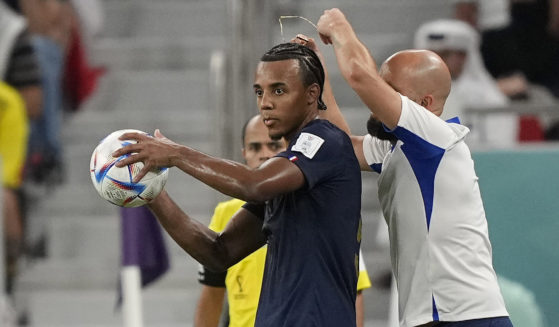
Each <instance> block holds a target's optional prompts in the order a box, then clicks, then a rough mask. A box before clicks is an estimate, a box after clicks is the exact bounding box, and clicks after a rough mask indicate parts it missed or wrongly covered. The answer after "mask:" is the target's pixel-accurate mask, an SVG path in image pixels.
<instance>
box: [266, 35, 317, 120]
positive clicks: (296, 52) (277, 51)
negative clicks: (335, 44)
mask: <svg viewBox="0 0 559 327" xmlns="http://www.w3.org/2000/svg"><path fill="white" fill-rule="evenodd" d="M288 59H297V61H299V67H300V68H301V74H302V76H301V78H302V80H303V84H304V86H305V87H307V86H309V85H311V84H313V83H316V84H318V86H320V94H319V96H318V101H317V102H318V109H320V110H326V104H325V103H324V102H323V101H322V90H323V89H324V68H323V67H322V63H321V62H320V59H319V58H318V56H317V55H316V53H315V52H314V51H313V50H311V49H309V48H307V47H306V46H304V45H301V44H298V43H291V42H288V43H281V44H278V45H276V46H275V47H273V48H271V49H270V50H268V51H267V52H266V53H264V55H263V56H262V58H260V61H280V60H288Z"/></svg>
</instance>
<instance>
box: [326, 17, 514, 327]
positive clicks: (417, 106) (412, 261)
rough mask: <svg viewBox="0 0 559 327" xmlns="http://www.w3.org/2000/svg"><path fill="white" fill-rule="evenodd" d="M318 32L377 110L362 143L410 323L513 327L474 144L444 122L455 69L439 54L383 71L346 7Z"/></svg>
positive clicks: (403, 57) (420, 54)
mask: <svg viewBox="0 0 559 327" xmlns="http://www.w3.org/2000/svg"><path fill="white" fill-rule="evenodd" d="M317 26H318V32H319V35H320V38H321V39H322V41H323V42H324V43H326V44H332V45H333V48H334V52H335V54H336V59H337V62H338V66H339V68H340V71H341V73H342V75H343V76H344V78H345V79H346V81H347V82H348V84H349V85H350V86H351V88H352V89H353V90H354V91H355V92H356V93H357V94H358V95H359V97H360V98H361V100H362V101H363V102H364V103H365V105H367V107H368V108H369V109H370V111H371V113H372V115H371V119H370V120H369V122H368V131H369V135H367V136H364V137H353V138H352V140H353V141H354V145H355V152H356V154H357V157H358V158H359V161H360V164H361V166H362V168H363V169H367V170H373V171H376V172H378V173H379V174H380V176H379V179H378V195H379V200H380V204H381V207H382V210H383V214H384V217H385V219H386V222H387V224H388V228H389V235H390V249H391V260H392V268H393V272H394V275H395V277H396V281H397V285H398V293H399V294H398V295H399V296H398V298H399V315H400V325H401V326H434V325H437V326H454V327H458V326H460V327H462V326H512V324H511V322H510V320H509V318H508V313H507V310H506V309H505V305H504V302H503V298H502V296H501V292H500V290H499V286H498V284H497V278H496V275H495V271H494V269H493V265H492V257H491V244H490V242H489V237H488V229H487V221H486V218H485V212H484V209H483V203H482V200H481V195H480V191H479V185H478V183H477V176H476V174H475V171H474V163H473V161H472V158H471V154H470V150H469V149H468V147H467V145H466V144H465V143H464V137H465V136H466V135H467V134H468V132H469V130H468V128H466V127H464V126H462V125H460V124H459V123H458V122H457V121H456V120H453V121H450V122H445V121H443V120H442V119H440V118H439V117H438V116H440V115H441V113H442V111H443V106H444V103H445V100H446V97H447V96H448V94H449V92H450V81H451V78H450V73H449V71H448V69H447V67H446V65H445V64H444V62H443V61H442V59H441V58H440V57H439V56H437V55H436V54H435V53H433V52H431V51H427V50H415V51H412V50H408V51H402V52H398V53H396V54H394V55H393V56H391V57H389V58H388V59H387V60H386V61H385V62H384V63H383V64H382V66H381V67H380V69H379V71H377V66H376V63H375V60H374V59H373V57H372V56H371V55H370V53H369V51H368V50H367V48H366V47H365V46H364V45H363V44H362V43H361V41H360V40H359V39H358V38H357V36H356V34H355V32H354V30H353V28H352V26H351V24H350V23H349V22H348V21H347V19H346V17H345V16H344V14H343V13H342V12H341V11H340V10H339V9H331V10H326V11H325V12H324V14H323V15H322V16H321V17H320V19H319V21H318V24H317ZM472 96H475V95H472ZM337 115H338V117H337V118H336V119H338V120H343V117H341V113H339V112H338V113H337ZM336 119H334V120H333V121H335V120H336Z"/></svg>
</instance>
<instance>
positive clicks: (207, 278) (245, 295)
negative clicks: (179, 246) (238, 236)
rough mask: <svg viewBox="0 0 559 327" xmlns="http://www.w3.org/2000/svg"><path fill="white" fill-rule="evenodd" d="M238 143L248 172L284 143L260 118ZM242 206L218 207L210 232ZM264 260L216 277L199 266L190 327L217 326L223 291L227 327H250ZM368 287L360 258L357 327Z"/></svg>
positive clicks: (259, 256) (260, 254) (257, 256)
mask: <svg viewBox="0 0 559 327" xmlns="http://www.w3.org/2000/svg"><path fill="white" fill-rule="evenodd" d="M241 140H242V142H243V144H242V153H243V158H244V159H245V162H246V164H247V165H248V166H249V167H250V168H257V167H258V166H260V165H261V164H263V163H264V162H265V161H266V160H268V159H270V158H272V157H273V156H274V155H276V154H277V153H279V152H281V151H284V150H285V143H284V142H283V141H282V140H272V139H271V138H270V137H269V136H268V129H267V128H266V126H265V125H264V123H263V122H262V118H261V117H260V115H256V116H254V117H252V118H251V119H249V120H248V121H247V122H246V123H245V125H244V126H243V133H242V138H241ZM244 203H245V202H244V201H241V200H238V199H231V200H229V201H225V202H221V203H219V204H218V205H217V207H216V208H215V212H214V215H213V217H212V220H211V222H210V226H209V227H210V229H211V230H213V231H216V232H221V231H223V230H224V229H225V226H227V223H228V222H229V221H230V219H231V217H232V216H233V215H234V214H235V213H236V212H237V211H238V210H239V209H241V207H242V205H243V204H244ZM265 258H266V246H263V247H261V248H260V249H258V250H256V251H254V252H253V253H252V254H250V255H249V256H247V257H246V258H244V259H243V260H241V261H240V262H239V263H237V264H235V265H234V266H232V267H230V268H229V269H227V271H226V272H218V273H216V272H213V271H211V270H209V269H207V268H206V267H204V266H202V265H200V271H199V274H198V275H199V278H198V280H199V282H200V283H201V284H202V285H203V286H202V291H201V293H200V299H199V301H198V306H197V308H196V315H195V317H194V325H195V326H196V327H217V326H218V323H219V318H220V315H221V311H222V308H223V299H224V297H225V293H226V292H225V291H226V290H227V300H228V304H229V325H228V326H230V327H234V326H235V327H241V326H244V327H249V326H254V320H255V318H256V309H257V306H258V298H259V296H260V287H261V285H262V276H263V274H264V262H265ZM369 287H371V282H370V280H369V275H368V274H367V270H366V269H365V264H364V262H363V259H362V256H361V255H360V256H359V278H358V280H357V299H356V304H355V310H356V312H357V326H358V327H362V326H363V299H362V297H363V294H362V293H361V291H362V290H363V289H366V288H369Z"/></svg>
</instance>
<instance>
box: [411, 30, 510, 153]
mask: <svg viewBox="0 0 559 327" xmlns="http://www.w3.org/2000/svg"><path fill="white" fill-rule="evenodd" d="M479 42H480V40H479V34H478V32H477V31H476V30H475V29H473V28H472V27H471V26H470V25H468V24H467V23H465V22H463V21H460V20H455V19H439V20H434V21H430V22H427V23H424V24H423V25H421V26H420V27H419V29H418V30H417V32H416V33H415V38H414V46H415V48H418V49H428V50H431V51H434V52H436V53H437V54H438V55H439V56H441V58H442V59H443V60H444V61H445V63H446V64H447V66H448V68H449V70H450V74H451V76H452V88H451V92H450V95H449V97H448V99H447V102H446V104H445V110H444V113H443V115H445V116H446V117H443V118H447V119H448V118H452V117H455V116H458V117H459V118H460V119H461V121H462V123H463V124H465V125H468V126H469V127H470V128H471V129H472V137H471V138H470V143H471V144H472V145H474V144H476V143H478V144H479V143H483V144H487V145H490V146H496V147H506V146H511V145H514V144H515V143H516V140H517V133H518V117H517V115H516V114H513V113H498V114H497V113H495V114H488V115H486V116H484V117H483V118H481V119H476V120H475V121H474V120H473V119H471V118H470V117H468V115H465V113H466V109H467V108H495V107H506V106H507V105H508V104H509V100H508V98H507V96H506V95H505V94H503V93H502V92H501V90H500V89H499V88H498V86H497V83H496V81H495V80H494V79H493V77H491V75H490V74H489V73H488V72H487V70H486V68H485V66H484V65H483V61H482V58H481V54H480V50H479Z"/></svg>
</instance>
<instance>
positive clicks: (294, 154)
mask: <svg viewBox="0 0 559 327" xmlns="http://www.w3.org/2000/svg"><path fill="white" fill-rule="evenodd" d="M323 85H324V70H323V68H322V64H321V63H320V59H319V58H318V57H317V55H316V54H315V53H314V51H312V50H310V49H308V48H307V47H305V46H302V45H300V44H296V43H283V44H280V45H277V46H275V47H273V48H272V49H270V50H268V51H267V52H266V53H265V54H264V55H263V56H262V58H261V61H260V62H259V64H258V66H257V69H256V73H255V78H254V85H253V88H254V92H255V95H256V102H257V106H258V108H259V109H260V114H261V116H262V120H263V122H264V124H265V125H266V127H267V128H268V134H269V136H270V137H271V138H272V139H280V138H282V137H283V138H285V140H286V141H287V143H288V146H287V150H286V151H283V152H281V153H279V154H278V155H276V156H275V157H274V158H271V159H269V160H267V161H266V162H265V163H264V164H262V165H261V166H259V167H258V168H250V167H248V166H246V165H243V164H240V163H237V162H233V161H230V160H225V159H220V158H215V157H212V156H209V155H206V154H203V153H201V152H199V151H196V150H194V149H192V148H190V147H187V146H183V145H179V144H176V143H174V142H172V141H171V140H169V139H167V138H165V137H164V136H163V135H162V134H161V133H160V132H159V130H156V132H155V134H154V137H149V136H147V135H142V134H138V133H128V134H124V135H122V137H121V138H122V139H132V140H136V141H137V142H138V143H137V144H131V145H128V146H126V147H124V148H122V149H119V150H117V151H115V153H114V154H113V155H114V156H115V157H119V163H118V164H116V165H117V167H123V166H125V165H127V164H131V163H133V162H139V161H142V162H143V163H144V165H145V166H144V168H143V169H142V170H141V171H140V172H139V173H138V175H137V176H136V177H135V180H139V179H141V178H142V177H143V176H144V175H145V174H146V172H147V171H149V170H151V169H153V168H155V167H172V166H175V167H177V168H179V169H180V170H182V171H183V172H185V173H187V174H189V175H191V176H193V177H194V178H197V179H198V180H200V181H201V182H203V183H205V184H207V185H209V186H211V187H213V188H214V189H216V190H218V191H220V192H222V193H224V194H226V195H229V196H232V197H234V198H237V199H241V200H243V201H247V202H248V203H246V204H245V205H243V207H242V209H241V210H239V211H238V212H237V213H236V214H235V216H234V217H233V218H232V219H231V221H230V222H229V224H228V225H227V227H226V228H225V230H224V231H223V232H221V233H216V232H214V231H212V230H210V229H209V228H208V227H206V226H204V225H203V224H201V223H199V222H197V221H196V220H194V219H192V218H191V217H189V216H188V215H187V214H186V213H185V212H184V211H182V210H181V209H180V208H179V207H178V206H177V205H176V204H175V203H174V202H173V200H172V199H171V198H170V196H169V195H168V194H167V192H166V191H163V192H162V193H161V194H160V195H159V196H158V197H157V198H156V199H154V200H153V201H152V202H151V203H150V204H149V207H150V209H151V210H152V211H153V212H154V213H155V215H156V216H157V218H158V219H159V221H160V222H161V224H162V225H163V227H164V228H165V229H166V231H167V232H168V233H169V234H170V235H171V236H172V237H173V239H174V240H175V241H176V242H177V243H178V244H179V245H180V246H181V247H182V248H183V249H184V250H185V251H186V252H188V253H189V254H190V255H191V256H192V257H193V258H195V259H196V260H198V261H199V262H200V263H201V264H203V265H204V266H206V267H208V269H211V270H213V271H224V270H226V269H227V268H228V267H230V266H232V265H234V264H235V263H237V262H238V261H240V260H241V259H242V258H244V257H246V256H247V255H248V254H250V253H252V252H254V251H255V250H257V249H259V248H260V247H262V246H263V245H264V244H267V254H266V264H265V271H264V277H263V282H262V290H261V293H260V299H259V304H258V311H257V315H256V322H255V326H305V327H308V326H355V298H356V292H357V291H356V285H357V272H358V263H359V247H360V241H361V235H360V230H361V228H360V226H361V214H360V211H361V172H360V169H359V163H358V161H357V158H356V156H355V154H354V152H353V147H352V144H351V140H350V138H349V136H348V135H347V134H346V133H345V132H343V131H342V130H340V129H339V128H337V127H336V126H335V125H333V124H331V123H330V122H328V121H327V120H322V119H317V116H318V112H319V110H320V109H326V106H325V105H324V103H323V102H322V99H321V95H322V90H323Z"/></svg>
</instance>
